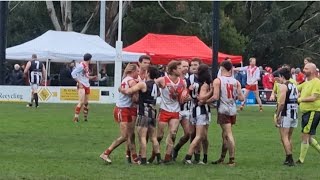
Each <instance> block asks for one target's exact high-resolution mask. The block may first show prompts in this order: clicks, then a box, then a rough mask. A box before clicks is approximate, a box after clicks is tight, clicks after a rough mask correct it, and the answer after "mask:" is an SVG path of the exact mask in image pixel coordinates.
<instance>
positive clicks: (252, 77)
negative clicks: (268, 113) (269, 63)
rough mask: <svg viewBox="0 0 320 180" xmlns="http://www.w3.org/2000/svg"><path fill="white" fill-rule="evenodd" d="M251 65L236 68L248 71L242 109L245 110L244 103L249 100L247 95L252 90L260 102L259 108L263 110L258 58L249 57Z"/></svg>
mask: <svg viewBox="0 0 320 180" xmlns="http://www.w3.org/2000/svg"><path fill="white" fill-rule="evenodd" d="M249 63H250V65H249V66H245V67H240V68H234V70H238V71H246V74H247V85H246V88H245V92H244V101H243V102H242V103H241V106H240V110H243V108H244V105H245V103H246V101H247V97H248V94H249V92H250V91H253V92H254V95H255V97H256V100H257V102H258V104H259V110H260V112H262V103H261V99H260V96H259V88H258V81H259V80H260V70H259V68H258V67H257V66H256V58H250V59H249Z"/></svg>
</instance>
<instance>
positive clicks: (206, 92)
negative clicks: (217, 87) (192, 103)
mask: <svg viewBox="0 0 320 180" xmlns="http://www.w3.org/2000/svg"><path fill="white" fill-rule="evenodd" d="M211 96H212V88H210V86H209V84H207V83H204V84H203V85H202V86H201V89H200V93H199V96H198V100H199V101H200V103H206V102H207V100H208V99H209V98H210V97H211Z"/></svg>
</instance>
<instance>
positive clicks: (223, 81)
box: [218, 76, 238, 116]
mask: <svg viewBox="0 0 320 180" xmlns="http://www.w3.org/2000/svg"><path fill="white" fill-rule="evenodd" d="M219 79H220V98H219V106H218V112H219V113H221V114H226V115H228V116H235V115H236V114H237V106H236V98H237V96H238V94H237V86H238V81H237V80H236V79H235V78H233V77H227V76H221V77H219Z"/></svg>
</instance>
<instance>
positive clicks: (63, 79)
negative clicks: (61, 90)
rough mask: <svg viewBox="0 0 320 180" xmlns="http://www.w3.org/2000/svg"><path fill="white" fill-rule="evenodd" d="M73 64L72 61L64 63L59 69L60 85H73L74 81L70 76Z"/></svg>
mask: <svg viewBox="0 0 320 180" xmlns="http://www.w3.org/2000/svg"><path fill="white" fill-rule="evenodd" d="M74 66H75V63H74V62H71V63H69V64H66V65H65V66H64V67H63V68H62V69H61V70H60V84H61V86H75V85H76V81H75V80H74V79H73V78H72V76H71V71H72V70H73V68H74Z"/></svg>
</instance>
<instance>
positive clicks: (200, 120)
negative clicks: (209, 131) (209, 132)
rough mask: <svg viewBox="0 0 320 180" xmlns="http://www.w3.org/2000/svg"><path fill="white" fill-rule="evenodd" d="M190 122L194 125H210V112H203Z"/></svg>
mask: <svg viewBox="0 0 320 180" xmlns="http://www.w3.org/2000/svg"><path fill="white" fill-rule="evenodd" d="M190 123H191V124H192V125H200V126H204V125H209V124H210V114H201V115H199V116H197V117H192V118H191V119H190Z"/></svg>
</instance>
